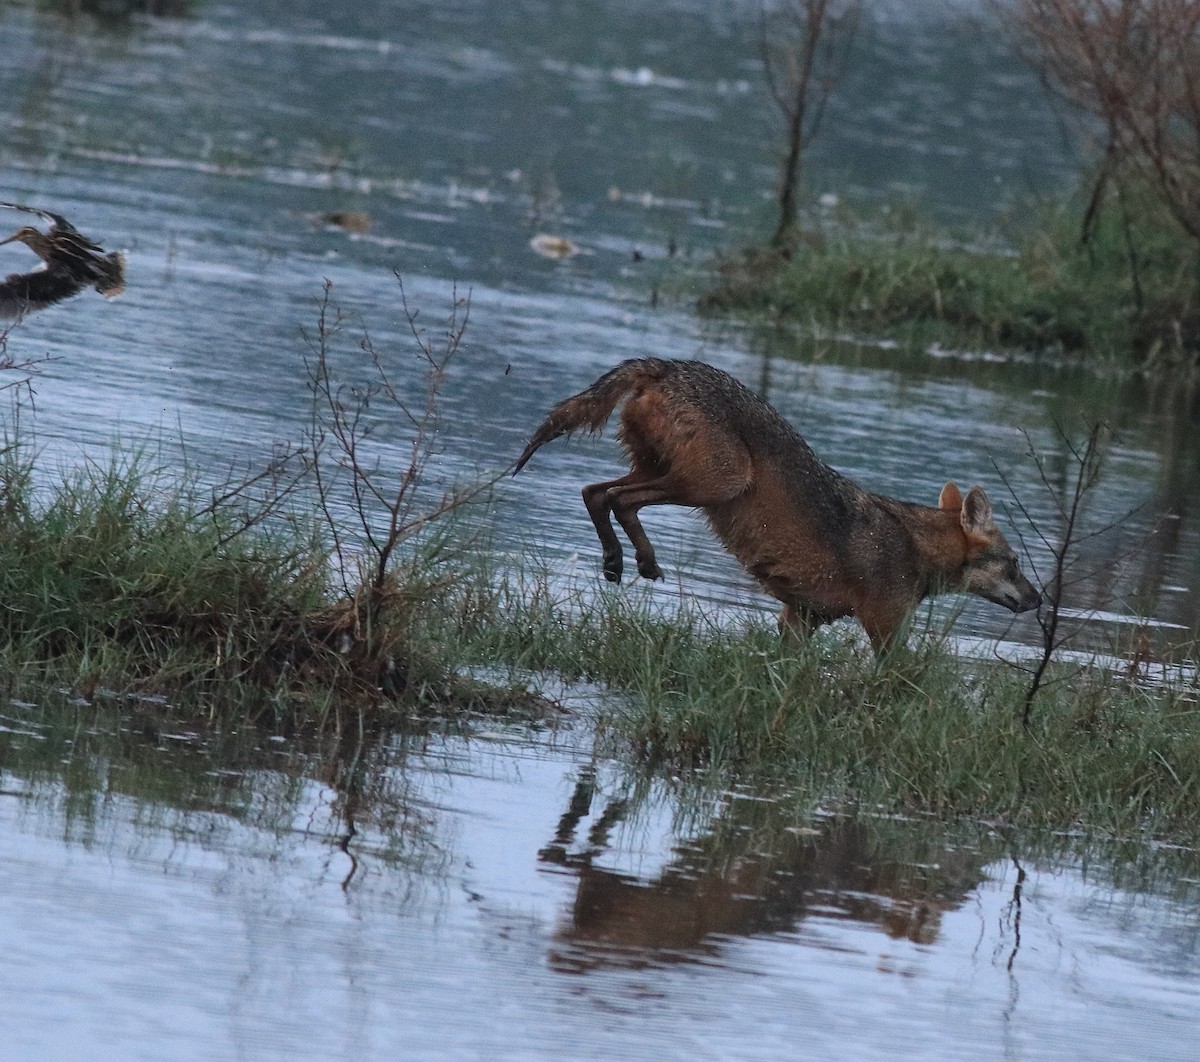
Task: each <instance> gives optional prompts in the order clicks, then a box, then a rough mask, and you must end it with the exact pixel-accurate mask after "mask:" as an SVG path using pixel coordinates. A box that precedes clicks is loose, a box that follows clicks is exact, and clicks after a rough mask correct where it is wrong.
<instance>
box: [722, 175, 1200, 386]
mask: <svg viewBox="0 0 1200 1062" xmlns="http://www.w3.org/2000/svg"><path fill="white" fill-rule="evenodd" d="M1110 198H1113V199H1114V202H1112V203H1110V204H1109V205H1108V206H1107V207H1106V209H1105V210H1103V211H1102V212H1101V214H1100V215H1099V222H1098V224H1097V225H1096V226H1095V228H1094V230H1093V232H1092V234H1091V236H1090V238H1089V239H1088V241H1087V242H1086V243H1084V242H1081V240H1080V218H1081V216H1082V213H1083V205H1082V203H1081V202H1080V201H1078V200H1077V199H1074V198H1072V199H1071V200H1069V201H1067V202H1063V203H1058V204H1051V205H1046V206H1042V207H1040V208H1038V209H1037V210H1035V211H1030V212H1029V213H1028V216H1027V217H1025V218H1023V219H1021V220H1010V221H1009V222H1008V223H1006V224H1005V225H1004V227H1003V230H1002V231H1001V232H999V233H996V232H991V233H981V232H970V233H951V232H944V231H939V230H937V229H935V228H933V227H931V226H929V225H927V224H925V223H924V222H922V221H921V220H920V218H919V217H918V216H917V215H916V214H915V213H914V212H913V211H911V210H893V211H889V212H886V213H879V214H876V215H875V216H871V217H854V216H849V215H846V216H843V217H840V218H838V219H837V220H836V221H830V220H829V219H826V220H825V221H824V222H823V223H822V224H821V225H820V226H818V227H814V228H813V229H812V230H810V231H809V232H808V233H807V234H806V235H805V237H804V238H803V239H802V240H801V241H800V242H799V243H798V244H797V246H796V247H795V249H794V251H793V252H792V253H791V254H790V255H788V256H782V255H780V254H778V253H776V252H770V251H760V250H754V249H750V250H746V251H743V252H740V253H738V254H733V255H730V256H728V257H726V258H725V259H724V260H723V261H721V262H720V263H719V265H718V276H717V284H716V286H715V287H714V288H713V289H712V290H710V291H709V292H708V293H707V294H706V295H704V296H703V298H702V299H701V300H700V309H701V311H702V312H705V313H709V314H713V313H736V314H742V315H749V316H766V317H769V318H771V319H774V320H779V321H792V322H797V323H800V324H801V325H805V326H812V327H815V328H817V329H821V330H825V331H835V332H844V333H851V334H855V335H858V336H861V337H863V338H871V337H886V338H890V339H894V340H898V341H900V342H901V343H903V344H905V345H906V346H909V347H911V348H914V349H925V348H927V347H928V346H930V345H931V344H934V343H937V344H940V345H943V346H947V347H950V348H952V349H976V350H977V349H985V350H1022V351H1035V352H1039V353H1042V352H1052V353H1055V354H1066V355H1070V356H1075V357H1081V358H1085V359H1090V360H1095V361H1102V362H1107V363H1111V364H1119V365H1135V366H1147V365H1158V364H1178V363H1180V362H1186V363H1188V364H1192V363H1194V362H1195V361H1196V357H1197V353H1198V352H1200V300H1198V295H1200V288H1198V280H1200V270H1198V254H1200V248H1198V247H1197V245H1196V243H1195V242H1194V241H1192V240H1189V239H1188V238H1186V237H1185V236H1184V235H1183V234H1182V233H1180V232H1179V231H1178V228H1177V227H1176V226H1175V225H1174V223H1173V222H1172V220H1171V219H1170V218H1169V217H1168V216H1167V215H1166V213H1165V211H1164V210H1163V209H1162V208H1160V207H1158V206H1157V205H1156V204H1155V203H1154V202H1153V201H1151V200H1150V198H1149V197H1148V196H1136V195H1126V196H1124V197H1123V198H1122V199H1121V200H1120V202H1119V203H1118V202H1116V201H1115V197H1110Z"/></svg>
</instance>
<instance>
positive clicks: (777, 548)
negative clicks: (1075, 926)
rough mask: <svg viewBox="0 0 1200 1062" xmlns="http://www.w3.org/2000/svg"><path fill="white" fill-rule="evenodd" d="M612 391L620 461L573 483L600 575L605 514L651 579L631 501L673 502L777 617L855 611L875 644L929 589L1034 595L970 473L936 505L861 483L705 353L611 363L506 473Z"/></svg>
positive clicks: (791, 622)
mask: <svg viewBox="0 0 1200 1062" xmlns="http://www.w3.org/2000/svg"><path fill="white" fill-rule="evenodd" d="M622 401H623V402H624V408H623V409H622V412H621V420H620V428H619V432H618V438H619V439H620V441H621V444H622V445H623V447H624V448H625V451H626V453H627V454H628V456H629V461H630V466H631V467H630V472H629V473H628V474H627V475H625V476H621V477H620V478H618V479H613V480H607V481H604V482H601V483H594V484H591V485H589V486H587V487H584V488H583V499H584V504H585V505H586V506H587V510H588V513H589V515H590V516H591V518H592V522H593V524H594V525H595V527H596V532H597V534H598V536H599V538H600V542H601V545H602V547H603V551H604V552H603V557H604V574H605V576H606V578H608V579H609V580H611V581H614V582H616V581H619V580H620V578H621V575H622V569H623V557H622V550H621V544H620V541H619V539H618V538H617V536H616V532H615V531H614V530H613V527H612V523H611V521H610V519H609V514H610V513H611V515H612V516H615V517H616V519H617V522H618V523H619V524H620V525H621V527H622V528H623V529H624V531H625V533H626V535H627V536H628V538H629V540H630V542H631V543H632V544H633V546H634V550H635V558H636V561H637V567H638V571H639V572H640V573H641V575H643V576H645V577H646V578H649V579H658V578H661V577H662V572H661V570H660V569H659V567H658V562H657V559H656V557H655V554H654V548H653V546H652V545H651V544H650V542H649V539H648V538H647V537H646V534H645V531H644V529H643V528H642V525H641V522H640V521H639V520H638V516H637V512H638V510H639V509H641V508H642V507H643V506H646V505H664V504H673V505H685V506H691V507H695V508H698V509H701V510H703V512H704V514H705V515H706V516H707V518H708V521H709V524H710V525H711V526H712V529H713V531H714V532H715V534H716V535H717V537H718V538H719V539H720V540H721V542H722V543H723V544H724V545H725V548H726V549H728V550H729V551H730V552H731V553H732V554H733V555H734V556H735V557H737V559H738V560H739V561H741V563H742V564H743V565H744V566H745V567H746V569H747V570H748V571H749V572H750V573H751V574H752V575H753V576H754V577H755V578H756V579H757V580H758V581H759V583H760V584H761V585H762V587H763V589H764V590H765V591H766V592H767V593H768V594H770V595H772V596H773V597H775V598H777V599H778V600H779V601H780V602H782V603H783V612H782V615H781V624H783V625H784V626H786V627H788V628H791V629H794V630H801V631H802V630H811V629H814V628H815V627H817V626H820V625H821V624H822V623H828V622H830V621H831V620H835V619H838V618H840V617H842V616H855V617H856V618H857V619H858V620H859V622H860V623H861V624H862V626H863V627H864V629H865V630H866V632H867V634H868V636H869V637H870V639H871V643H872V645H873V646H874V647H875V648H876V650H880V649H882V648H883V647H884V646H885V645H886V644H888V643H889V642H890V641H891V640H892V639H893V638H894V637H895V636H896V633H897V631H899V630H900V629H901V627H902V626H903V624H904V622H905V620H906V619H907V617H908V616H909V614H910V613H911V612H912V610H913V609H914V608H915V607H916V606H917V604H918V603H919V602H920V601H921V600H922V599H923V598H925V597H927V596H928V595H930V594H933V593H938V592H941V591H943V590H952V589H961V590H968V591H970V592H973V593H976V594H980V595H981V596H983V597H986V598H988V599H989V600H992V601H995V602H997V603H999V604H1002V605H1004V606H1005V607H1006V608H1009V609H1011V610H1012V611H1014V612H1020V611H1024V610H1026V609H1030V608H1036V607H1037V605H1038V603H1039V601H1040V599H1039V597H1038V595H1037V592H1036V591H1035V590H1034V588H1033V586H1032V585H1031V584H1030V583H1029V581H1028V580H1027V579H1026V578H1025V577H1024V576H1023V575H1022V574H1021V572H1020V570H1019V568H1018V566H1017V561H1016V556H1015V554H1014V553H1013V551H1012V549H1011V548H1009V546H1008V543H1007V542H1006V541H1005V540H1004V536H1003V535H1001V533H1000V531H999V529H998V528H997V527H996V525H995V522H994V521H993V519H992V511H991V505H990V503H989V502H988V499H987V495H986V494H985V493H984V492H983V489H982V488H980V487H973V488H972V489H971V490H970V491H969V492H968V494H967V496H966V498H965V499H964V498H963V497H962V495H961V494H960V492H959V491H958V488H957V487H955V486H954V484H952V483H948V484H947V485H946V487H945V488H944V489H943V491H942V495H941V497H940V498H939V502H938V505H937V506H926V505H916V504H912V503H909V502H902V501H897V500H896V499H894V498H889V497H886V496H883V495H879V494H872V493H870V492H869V491H866V490H864V489H863V488H862V487H860V486H859V485H858V484H856V483H855V482H854V481H853V480H850V479H848V478H846V477H845V476H843V475H841V474H840V473H838V472H836V471H834V470H833V469H832V468H830V467H829V466H828V465H826V464H825V463H824V462H822V461H821V460H820V459H819V458H818V457H817V456H816V454H814V453H813V451H812V449H811V447H810V446H809V445H808V443H806V442H805V441H804V439H803V438H802V437H801V436H800V434H799V433H798V432H797V431H796V430H795V428H793V427H792V426H791V425H790V424H789V423H788V422H787V421H786V420H784V419H783V417H781V416H780V415H779V414H778V413H777V412H776V411H775V410H774V409H773V408H772V407H771V406H770V405H768V404H767V403H766V402H764V401H763V400H762V399H761V398H759V397H758V396H757V395H755V394H753V393H752V392H751V391H749V390H748V389H747V388H746V387H744V386H743V385H742V384H740V383H739V382H738V381H736V380H735V379H734V378H733V377H732V376H730V375H729V374H728V373H726V372H723V371H722V370H720V369H717V368H714V367H713V366H711V365H706V364H704V363H703V362H697V361H666V360H662V359H657V358H644V359H635V360H630V361H626V362H622V363H621V364H620V365H618V366H617V367H616V368H615V369H612V370H611V371H609V372H607V373H605V374H604V375H603V376H601V377H600V379H599V380H597V381H596V382H595V383H594V384H593V385H592V386H591V387H589V388H587V389H586V390H584V391H582V392H580V393H579V394H577V395H573V396H572V397H571V398H568V399H566V400H565V401H563V402H561V403H560V404H559V405H558V406H556V407H555V408H554V409H553V410H552V411H551V412H550V414H549V416H548V417H547V418H546V420H545V422H543V424H542V425H541V426H540V427H539V428H538V430H537V431H536V432H535V433H534V436H533V438H532V439H531V440H530V442H529V445H528V446H527V447H526V448H525V451H524V453H522V454H521V457H520V458H519V459H518V461H517V463H516V468H515V471H514V474H515V472H517V471H520V470H521V468H523V467H524V465H525V463H526V462H527V461H528V460H529V459H530V457H531V456H532V455H533V453H534V452H535V451H536V450H537V449H538V448H539V447H541V446H543V445H544V444H545V443H547V442H549V441H550V440H552V439H555V438H557V437H558V436H560V435H563V434H565V433H567V432H571V431H575V430H577V429H581V428H583V429H588V430H591V431H595V430H597V429H599V428H600V427H601V426H602V425H603V424H604V423H605V422H606V421H607V420H608V418H609V417H610V416H611V415H612V413H613V412H614V410H615V409H616V408H617V406H618V405H619V404H620V403H621V402H622Z"/></svg>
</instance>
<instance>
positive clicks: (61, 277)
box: [0, 201, 125, 318]
mask: <svg viewBox="0 0 1200 1062" xmlns="http://www.w3.org/2000/svg"><path fill="white" fill-rule="evenodd" d="M0 207H7V208H9V209H11V210H23V211H24V212H25V213H27V214H36V215H37V216H38V217H40V218H42V219H43V220H45V221H49V222H50V231H49V232H45V233H43V232H41V231H40V230H38V229H35V228H33V226H31V225H23V226H22V227H21V228H19V229H17V231H16V232H14V233H13V234H12V235H11V236H9V237H8V238H7V239H3V240H0V245H3V244H6V243H13V242H14V241H16V242H18V243H23V244H25V246H26V247H28V248H29V249H30V250H31V251H33V253H34V254H36V255H37V256H38V257H39V258H40V259H41V260H42V264H41V265H40V266H38V267H36V268H35V269H33V270H31V271H30V272H28V273H12V274H10V275H9V276H7V277H5V278H4V280H3V281H0V318H3V317H16V318H21V317H24V316H25V315H26V314H27V313H33V311H35V310H42V309H45V308H46V307H47V306H50V305H52V304H53V303H56V302H61V301H62V300H63V299H67V298H70V297H71V296H72V295H77V294H78V293H79V292H81V291H82V290H83V289H84V288H95V289H96V290H97V291H98V292H100V294H101V295H106V296H108V297H109V298H111V297H112V296H114V295H120V294H121V292H122V291H124V290H125V256H124V255H122V254H121V253H120V252H118V251H105V250H104V248H103V247H100V246H99V245H98V244H95V243H92V241H91V240H89V239H88V238H87V237H86V236H84V235H83V233H81V232H80V231H79V230H78V229H76V228H75V226H74V225H72V224H71V223H70V222H69V221H67V219H66V218H64V217H62V216H61V215H59V214H52V213H50V212H49V211H48V210H39V209H37V207H29V206H21V205H20V204H19V203H5V202H3V201H0Z"/></svg>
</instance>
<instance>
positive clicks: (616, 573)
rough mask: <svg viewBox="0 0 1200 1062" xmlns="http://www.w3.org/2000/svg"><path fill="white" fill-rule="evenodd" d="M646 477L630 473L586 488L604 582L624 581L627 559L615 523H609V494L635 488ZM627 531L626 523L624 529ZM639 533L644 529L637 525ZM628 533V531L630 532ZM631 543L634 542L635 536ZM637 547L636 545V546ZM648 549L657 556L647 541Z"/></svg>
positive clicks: (643, 534) (652, 554)
mask: <svg viewBox="0 0 1200 1062" xmlns="http://www.w3.org/2000/svg"><path fill="white" fill-rule="evenodd" d="M646 478H647V477H646V475H645V474H644V473H639V472H630V473H629V474H628V475H626V476H622V477H621V478H620V479H610V480H607V481H606V482H604V483H592V484H590V485H589V486H587V487H584V488H583V504H584V505H585V506H586V507H587V511H588V515H589V516H590V517H591V518H592V524H593V525H594V526H595V528H596V535H597V536H598V537H599V539H600V547H601V549H602V550H603V564H604V568H603V571H604V578H605V579H607V580H608V581H609V582H610V583H619V582H620V581H621V573H622V571H623V570H624V567H625V558H624V556H623V555H622V552H621V540H620V539H619V538H617V533H616V531H614V530H613V525H612V521H611V520H610V519H609V515H608V514H609V512H610V511H611V510H612V504H611V501H610V499H609V493H608V492H609V491H610V490H612V489H613V488H615V487H625V486H629V485H632V484H637V483H644V482H645V481H646ZM621 526H622V527H624V523H622V525H621ZM638 527H639V530H640V529H641V525H638ZM626 533H628V530H627V532H626ZM642 539H643V540H645V539H646V533H645V532H644V531H643V532H642ZM630 541H633V539H632V536H631V537H630ZM634 545H635V547H636V546H637V543H636V542H635V543H634ZM645 546H646V548H648V549H649V550H650V556H651V558H653V556H654V547H653V546H651V545H650V543H649V542H648V541H645ZM638 570H639V571H640V570H641V562H640V560H639V563H638Z"/></svg>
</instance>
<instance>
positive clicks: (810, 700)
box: [474, 590, 1200, 843]
mask: <svg viewBox="0 0 1200 1062" xmlns="http://www.w3.org/2000/svg"><path fill="white" fill-rule="evenodd" d="M650 600H651V599H650V598H649V597H647V598H639V597H637V596H635V595H632V594H628V593H625V594H622V593H619V592H618V593H614V594H605V595H602V596H600V597H598V598H596V599H595V600H594V601H593V602H592V604H591V605H590V606H586V605H583V604H582V603H581V602H579V601H572V600H570V599H569V598H564V599H560V600H557V601H555V600H552V598H551V596H550V595H548V594H547V593H545V592H544V590H537V591H535V592H534V593H532V594H529V595H527V597H526V599H525V603H524V605H518V604H517V603H515V602H511V601H510V602H509V603H508V605H507V606H506V607H505V609H504V610H503V612H502V613H499V614H497V616H496V617H495V618H494V620H493V621H492V622H489V623H488V624H486V625H485V627H484V628H481V629H480V630H479V631H478V632H477V634H476V639H475V642H474V645H475V647H476V650H477V651H481V652H483V653H484V654H485V655H487V656H492V655H502V656H507V655H509V654H512V658H513V659H519V660H520V663H521V666H523V667H528V668H532V669H547V670H553V671H555V672H556V673H558V674H560V675H564V676H565V677H567V678H569V679H574V680H578V679H587V680H590V681H593V682H596V683H599V684H601V685H603V686H606V687H607V688H608V689H609V690H610V691H611V692H612V694H613V695H612V696H610V697H606V698H605V699H604V708H603V710H602V712H601V715H602V718H601V724H602V727H603V730H604V733H605V734H606V738H607V740H608V741H609V742H610V747H612V748H616V749H621V748H623V749H626V750H633V751H634V752H635V753H636V754H637V756H638V758H639V759H641V760H642V761H644V762H646V763H649V764H658V765H665V766H667V767H670V768H671V769H679V770H685V771H687V770H694V769H701V770H702V771H703V772H704V773H706V774H710V775H715V776H716V777H717V778H718V779H719V780H722V781H723V784H726V785H732V784H738V783H741V784H749V785H751V786H752V787H753V788H756V789H757V788H762V787H766V788H771V789H777V788H779V787H784V788H789V789H802V790H804V791H807V792H809V793H815V794H817V795H818V797H819V799H821V800H825V801H829V802H832V803H834V804H837V803H841V802H844V803H853V804H856V805H860V806H876V805H877V806H880V807H883V808H886V809H889V810H895V811H912V812H931V813H937V814H939V815H948V816H949V815H963V816H970V817H975V818H982V819H985V820H988V821H994V822H997V823H1006V824H1007V823H1011V824H1014V825H1029V826H1038V827H1048V828H1052V829H1074V828H1084V829H1090V830H1096V831H1103V832H1105V833H1108V834H1113V835H1118V836H1139V837H1140V836H1147V835H1148V836H1152V837H1159V838H1171V839H1173V840H1176V841H1182V842H1184V843H1195V842H1197V841H1200V832H1198V831H1197V825H1196V824H1197V823H1198V822H1200V705H1197V703H1196V700H1195V696H1194V690H1191V689H1183V688H1180V689H1156V690H1151V689H1148V688H1146V687H1143V686H1139V685H1137V684H1136V683H1134V682H1132V681H1130V680H1129V679H1128V678H1126V677H1124V676H1121V675H1115V674H1112V673H1110V672H1106V671H1102V670H1100V669H1099V668H1096V669H1085V670H1084V671H1082V672H1077V671H1075V670H1069V671H1068V670H1066V669H1065V666H1064V668H1059V667H1058V666H1055V667H1054V668H1052V670H1051V674H1050V676H1049V679H1048V681H1047V682H1046V684H1045V685H1044V686H1043V688H1042V690H1041V692H1040V694H1039V696H1038V699H1037V701H1036V704H1035V707H1034V711H1033V712H1032V714H1031V715H1030V717H1029V719H1028V721H1027V722H1026V720H1025V718H1024V714H1025V713H1024V708H1025V699H1026V693H1027V690H1028V685H1029V674H1028V672H1026V671H1024V670H1021V669H1018V668H1015V667H1011V666H1008V665H1006V664H1004V663H1002V662H1000V661H996V660H988V661H968V660H963V659H960V658H958V657H956V656H954V655H953V654H952V653H951V652H950V651H949V650H948V649H947V648H946V647H945V646H944V644H943V643H942V642H941V640H940V639H938V638H937V637H926V638H923V639H919V638H914V639H912V641H913V647H912V648H908V649H905V650H902V651H900V652H898V653H897V654H896V655H895V656H894V657H893V658H891V659H889V660H888V661H887V662H886V663H884V664H877V663H876V661H875V660H874V658H873V657H871V656H870V654H869V653H868V652H866V651H864V649H863V647H862V646H861V645H860V644H859V643H858V642H856V641H855V640H854V639H853V637H852V635H850V633H849V632H848V631H847V630H846V629H844V628H842V627H839V626H835V627H833V628H830V629H828V630H825V631H822V632H821V633H819V634H818V635H817V636H815V637H813V638H812V639H809V640H807V641H803V642H797V641H794V640H791V639H784V638H781V637H780V635H779V634H778V632H777V631H776V630H775V628H774V625H773V624H771V623H770V622H768V621H765V620H764V621H763V622H761V623H758V622H752V623H749V624H747V625H741V626H727V625H726V626H716V625H714V624H713V623H712V622H711V621H709V620H708V619H707V618H706V617H705V615H704V613H703V612H702V611H701V610H700V609H699V607H697V606H687V605H684V606H682V607H681V608H680V609H679V610H678V611H676V612H672V613H671V614H670V615H664V614H663V613H662V612H661V610H656V609H654V608H651V607H650Z"/></svg>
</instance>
